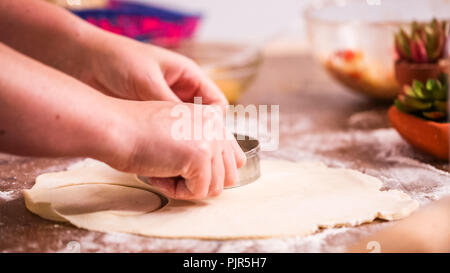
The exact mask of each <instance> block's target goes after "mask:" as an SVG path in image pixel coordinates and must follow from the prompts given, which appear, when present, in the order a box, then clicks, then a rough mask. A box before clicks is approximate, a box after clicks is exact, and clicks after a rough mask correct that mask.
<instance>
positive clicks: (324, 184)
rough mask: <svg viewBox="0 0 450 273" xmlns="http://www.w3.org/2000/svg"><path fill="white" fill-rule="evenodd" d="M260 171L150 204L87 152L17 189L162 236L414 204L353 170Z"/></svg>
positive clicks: (312, 220)
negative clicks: (195, 194) (191, 195)
mask: <svg viewBox="0 0 450 273" xmlns="http://www.w3.org/2000/svg"><path fill="white" fill-rule="evenodd" d="M261 172H262V175H261V178H260V179H259V180H258V181H256V182H254V183H252V184H249V185H246V186H243V187H238V188H232V189H228V190H225V191H224V192H223V193H222V194H221V195H220V196H218V197H215V198H210V199H205V200H201V201H180V200H172V199H169V200H168V202H167V204H165V205H164V206H163V207H162V208H161V209H159V210H155V209H157V208H159V207H160V206H161V201H160V199H159V198H157V195H156V194H153V193H151V192H150V191H151V190H153V191H154V189H152V187H151V186H149V185H147V184H145V183H143V182H142V181H140V180H139V179H137V178H136V176H134V175H131V174H126V173H121V172H119V171H116V170H114V169H112V168H110V167H109V166H107V165H106V164H104V163H101V162H98V161H94V160H90V159H88V160H87V161H85V162H83V163H80V164H78V165H76V166H73V167H72V168H70V169H69V170H67V171H64V172H58V173H48V174H43V175H41V176H39V177H38V178H37V179H36V184H35V186H34V187H33V188H32V189H31V190H26V191H25V193H24V195H25V200H26V205H27V208H28V209H29V210H30V211H32V212H34V213H36V214H38V215H40V216H41V217H43V218H47V219H50V220H56V221H68V222H70V223H72V224H73V225H75V226H77V227H80V228H86V229H90V230H97V231H103V232H124V233H133V234H140V235H145V236H154V237H167V238H202V239H239V238H266V237H275V236H306V235H308V234H311V233H314V232H315V231H317V230H318V229H319V228H329V227H335V226H354V225H359V224H362V223H365V222H370V221H373V220H374V219H376V218H380V219H385V220H394V219H400V218H403V217H406V216H407V215H409V214H410V213H411V212H412V211H413V210H415V209H416V208H417V207H418V203H417V202H416V201H414V200H412V199H411V198H410V197H409V196H408V195H406V194H405V193H403V192H401V191H397V190H389V191H380V188H381V187H382V183H381V181H379V180H378V179H376V178H374V177H371V176H368V175H365V174H362V173H359V172H356V171H352V170H346V169H333V168H327V167H326V166H324V165H322V164H316V163H293V162H288V161H281V160H266V161H262V162H261ZM103 192H107V193H106V194H104V193H103ZM147 199H148V200H147ZM76 204H80V205H79V206H77V205H76Z"/></svg>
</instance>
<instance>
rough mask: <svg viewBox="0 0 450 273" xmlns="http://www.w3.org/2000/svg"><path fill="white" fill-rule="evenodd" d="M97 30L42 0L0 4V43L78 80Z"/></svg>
mask: <svg viewBox="0 0 450 273" xmlns="http://www.w3.org/2000/svg"><path fill="white" fill-rule="evenodd" d="M99 31H100V30H98V29H96V28H95V27H93V26H91V25H90V24H88V23H86V22H84V21H83V20H81V19H79V18H78V17H76V16H75V15H73V14H71V13H70V12H69V11H66V10H64V9H62V8H59V7H57V6H54V5H51V4H49V3H46V2H44V1H42V0H2V1H0V42H3V43H4V44H6V45H8V46H9V47H12V48H14V49H15V50H17V51H19V52H21V53H23V54H25V55H28V56H30V57H32V58H34V59H36V60H39V61H40V62H42V63H45V64H47V65H49V66H52V67H54V68H56V69H58V70H60V71H63V72H64V73H67V74H69V75H71V76H73V77H76V78H78V79H80V80H84V78H85V77H88V76H86V75H85V74H86V73H88V72H89V61H90V57H89V56H90V55H91V53H90V52H89V50H90V48H89V43H90V42H91V40H92V39H93V38H94V37H96V36H98V33H97V32H99Z"/></svg>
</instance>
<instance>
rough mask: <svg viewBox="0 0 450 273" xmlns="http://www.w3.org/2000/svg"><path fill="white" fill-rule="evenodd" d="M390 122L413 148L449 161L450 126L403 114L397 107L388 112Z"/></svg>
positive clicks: (392, 107)
mask: <svg viewBox="0 0 450 273" xmlns="http://www.w3.org/2000/svg"><path fill="white" fill-rule="evenodd" d="M388 116H389V121H390V122H391V124H392V126H393V127H394V128H395V129H396V130H397V132H398V133H399V134H400V135H401V136H402V137H403V138H404V139H405V140H406V141H407V142H408V143H409V144H411V145H412V146H414V147H416V148H417V149H419V150H421V151H424V152H426V153H428V154H431V155H434V156H435V157H437V158H440V159H444V160H447V161H448V160H449V141H450V139H449V128H450V127H449V124H450V123H439V122H433V121H427V120H424V119H421V118H418V117H415V116H412V115H408V114H406V113H403V112H401V111H400V110H398V109H397V108H396V107H395V106H391V108H389V111H388Z"/></svg>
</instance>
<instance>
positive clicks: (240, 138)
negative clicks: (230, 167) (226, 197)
mask: <svg viewBox="0 0 450 273" xmlns="http://www.w3.org/2000/svg"><path fill="white" fill-rule="evenodd" d="M234 136H235V138H236V140H237V142H238V144H239V146H240V147H241V149H242V150H243V151H244V153H245V156H246V157H247V162H246V163H245V165H244V166H242V167H241V168H240V169H239V170H238V174H239V179H238V181H237V182H236V183H235V184H234V185H232V186H229V187H226V188H225V189H231V188H236V187H240V186H244V185H247V184H250V183H252V182H254V181H256V180H257V179H258V178H259V177H260V175H261V172H260V168H259V150H260V147H259V141H258V140H257V139H254V138H251V137H249V136H244V135H238V134H234ZM137 177H138V178H139V180H141V181H142V182H144V183H146V184H148V183H149V181H150V179H149V177H145V176H140V175H139V176H137ZM177 178H178V179H183V178H182V177H177Z"/></svg>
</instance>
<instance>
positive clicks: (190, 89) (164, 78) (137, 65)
mask: <svg viewBox="0 0 450 273" xmlns="http://www.w3.org/2000/svg"><path fill="white" fill-rule="evenodd" d="M99 34H101V35H100V38H96V39H95V42H94V43H93V44H92V45H91V46H90V48H89V52H91V53H90V54H88V56H91V57H90V60H89V62H88V63H89V65H88V66H89V67H90V69H89V70H88V71H85V73H83V75H82V76H81V77H82V78H81V80H83V81H84V82H86V83H88V84H89V85H91V86H92V87H94V88H96V89H97V90H100V91H102V92H104V93H106V94H108V95H112V96H115V97H119V98H124V99H130V100H165V101H174V102H181V101H182V102H193V99H194V97H202V103H203V104H214V105H220V106H222V107H225V106H226V105H227V104H228V102H227V100H226V98H225V96H224V95H223V93H222V92H221V91H220V89H219V88H218V87H217V86H216V85H215V84H214V83H213V82H212V80H210V79H209V78H208V77H207V76H206V74H205V73H204V72H203V71H202V70H201V69H200V67H199V66H198V65H197V64H196V63H194V62H193V61H192V60H191V59H189V58H187V57H184V56H182V55H179V54H177V53H174V52H171V51H169V50H166V49H163V48H160V47H156V46H153V45H149V44H144V43H141V42H137V41H134V40H131V39H128V38H124V37H121V36H117V35H114V34H110V33H105V32H104V31H101V33H99Z"/></svg>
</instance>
